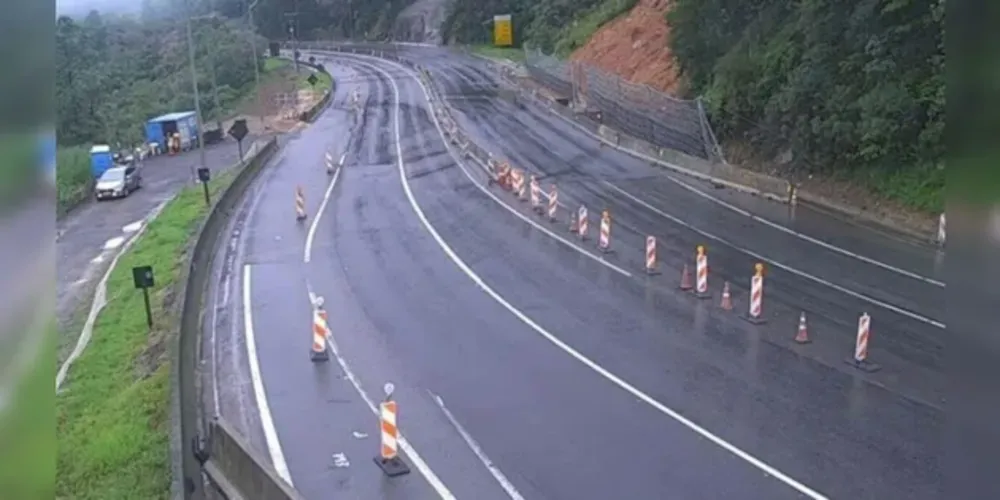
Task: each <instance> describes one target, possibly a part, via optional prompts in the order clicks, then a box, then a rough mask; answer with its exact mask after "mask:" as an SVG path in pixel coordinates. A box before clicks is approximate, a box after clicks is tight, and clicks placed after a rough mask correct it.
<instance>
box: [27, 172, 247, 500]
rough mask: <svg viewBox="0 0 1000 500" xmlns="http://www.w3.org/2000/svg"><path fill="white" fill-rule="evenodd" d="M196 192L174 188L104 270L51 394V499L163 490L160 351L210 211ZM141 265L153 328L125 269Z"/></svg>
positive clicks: (155, 494)
mask: <svg viewBox="0 0 1000 500" xmlns="http://www.w3.org/2000/svg"><path fill="white" fill-rule="evenodd" d="M235 174H236V171H235V170H231V171H229V172H226V173H224V174H221V175H219V176H218V177H217V178H216V179H213V180H212V182H211V183H210V188H211V191H212V192H214V193H216V194H217V193H218V192H219V190H220V189H221V188H222V187H224V186H226V185H228V184H229V183H230V182H232V179H233V177H234V176H235ZM202 196H203V195H202V188H201V186H193V187H189V188H187V189H185V190H183V191H181V193H180V194H179V195H178V197H177V198H175V199H174V200H173V201H171V202H170V203H169V204H168V205H167V206H166V207H164V209H163V211H162V212H161V213H160V215H159V217H157V218H156V220H154V221H153V222H151V223H150V225H149V227H148V228H147V230H146V232H145V233H144V234H143V235H142V236H141V237H140V239H138V240H137V241H136V242H135V245H134V246H133V247H132V248H131V249H130V250H129V251H128V252H127V253H126V254H124V255H123V256H122V258H121V260H120V261H119V262H118V266H117V267H116V268H115V270H114V272H113V273H112V274H111V277H110V279H109V281H108V299H109V302H108V305H107V307H106V308H105V309H104V310H103V311H102V312H101V314H100V316H99V317H98V319H97V322H96V324H95V325H94V334H93V338H92V339H91V341H90V345H89V346H88V347H87V350H86V351H84V353H83V355H82V356H80V358H79V359H78V360H77V361H76V363H75V364H74V365H73V367H72V368H71V370H70V373H69V376H68V377H67V380H66V385H65V386H64V393H63V394H60V395H59V396H58V397H57V398H56V429H57V433H58V436H59V438H58V439H59V453H58V458H57V465H56V467H57V474H56V497H57V498H79V499H84V498H92V499H100V500H111V499H119V498H120V499H133V498H141V499H143V500H147V499H149V500H152V499H160V498H168V497H169V493H170V491H169V490H170V480H171V478H170V454H169V453H170V452H169V446H168V444H169V433H170V419H169V405H170V402H169V392H170V370H171V366H170V365H169V363H168V359H167V356H168V344H169V342H168V336H169V335H172V334H173V333H171V332H172V330H174V329H175V325H176V321H177V318H176V317H174V316H173V314H172V312H171V308H172V303H173V301H176V300H182V298H181V297H175V296H173V293H174V287H175V285H176V283H177V280H178V278H179V276H180V273H181V269H182V266H183V265H184V253H185V251H186V249H187V247H188V244H189V242H190V240H191V238H192V236H193V233H194V231H195V230H196V228H197V226H198V223H199V221H201V220H202V219H203V218H204V217H205V215H206V214H207V211H208V207H206V206H205V203H204V201H203V199H202ZM144 264H148V265H151V266H153V270H154V273H155V275H156V287H155V288H153V289H152V290H150V295H151V297H150V299H151V305H152V309H153V316H154V318H155V322H156V325H155V326H154V329H153V331H151V332H150V331H148V329H147V327H146V317H145V311H144V308H143V300H142V294H141V293H140V292H139V291H138V290H135V289H134V288H133V286H132V267H134V266H139V265H144ZM50 381H51V379H50ZM46 390H50V391H51V390H52V389H51V388H47V389H46Z"/></svg>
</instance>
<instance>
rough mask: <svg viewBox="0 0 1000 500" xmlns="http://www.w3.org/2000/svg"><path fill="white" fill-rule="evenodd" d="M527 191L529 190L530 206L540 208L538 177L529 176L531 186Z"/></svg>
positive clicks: (540, 189)
mask: <svg viewBox="0 0 1000 500" xmlns="http://www.w3.org/2000/svg"><path fill="white" fill-rule="evenodd" d="M529 191H531V208H533V209H535V210H541V207H542V201H541V195H542V188H541V187H540V186H539V185H538V179H537V178H536V177H535V176H534V175H532V176H531V186H530V189H529Z"/></svg>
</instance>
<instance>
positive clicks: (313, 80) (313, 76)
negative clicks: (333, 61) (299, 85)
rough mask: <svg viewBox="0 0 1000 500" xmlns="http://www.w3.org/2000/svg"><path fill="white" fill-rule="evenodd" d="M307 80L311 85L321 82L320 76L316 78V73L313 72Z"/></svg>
mask: <svg viewBox="0 0 1000 500" xmlns="http://www.w3.org/2000/svg"><path fill="white" fill-rule="evenodd" d="M306 81H307V82H309V85H312V86H313V87H315V86H316V84H317V83H319V78H316V73H312V74H310V75H309V78H306Z"/></svg>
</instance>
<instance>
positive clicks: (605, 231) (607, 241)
mask: <svg viewBox="0 0 1000 500" xmlns="http://www.w3.org/2000/svg"><path fill="white" fill-rule="evenodd" d="M597 246H599V247H600V248H601V250H603V251H608V250H609V249H610V248H611V213H610V212H608V211H607V210H604V211H603V212H601V234H600V241H598V242H597Z"/></svg>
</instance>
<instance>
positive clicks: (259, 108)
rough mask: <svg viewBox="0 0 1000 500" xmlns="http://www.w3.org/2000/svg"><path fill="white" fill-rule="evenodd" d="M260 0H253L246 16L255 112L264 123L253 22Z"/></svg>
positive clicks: (255, 32) (258, 61) (255, 29)
mask: <svg viewBox="0 0 1000 500" xmlns="http://www.w3.org/2000/svg"><path fill="white" fill-rule="evenodd" d="M258 3H260V0H253V3H251V4H250V6H249V7H248V8H247V16H248V17H249V21H250V23H249V24H250V48H251V49H252V50H253V78H254V83H256V84H257V112H258V113H259V114H260V123H261V125H263V124H264V106H263V105H262V104H261V102H260V94H261V92H263V90H264V89H262V88H261V87H260V58H259V57H258V56H257V27H256V26H255V25H254V23H253V9H254V8H256V7H257V4H258Z"/></svg>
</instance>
